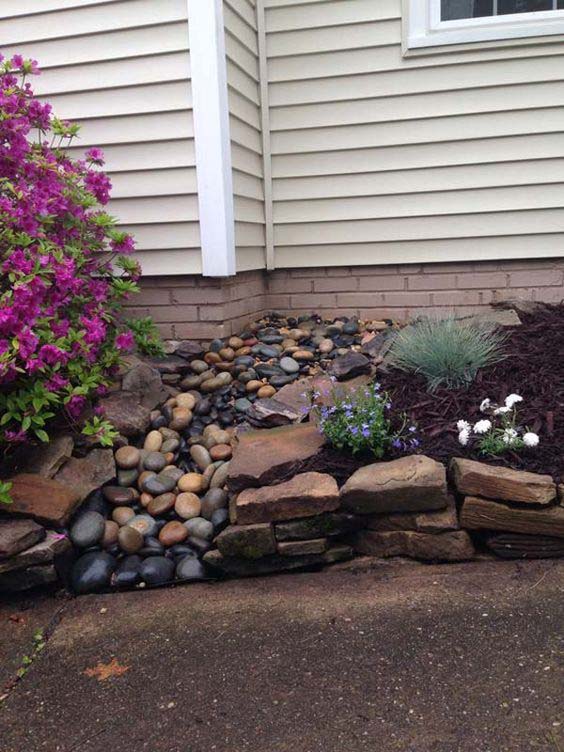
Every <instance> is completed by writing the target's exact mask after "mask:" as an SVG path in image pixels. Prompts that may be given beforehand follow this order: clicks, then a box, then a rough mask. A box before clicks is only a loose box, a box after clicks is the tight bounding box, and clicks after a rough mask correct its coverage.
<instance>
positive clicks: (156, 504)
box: [147, 493, 176, 517]
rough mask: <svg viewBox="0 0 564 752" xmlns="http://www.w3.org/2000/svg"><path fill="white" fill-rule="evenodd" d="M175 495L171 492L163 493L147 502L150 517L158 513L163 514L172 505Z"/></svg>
mask: <svg viewBox="0 0 564 752" xmlns="http://www.w3.org/2000/svg"><path fill="white" fill-rule="evenodd" d="M175 501H176V496H175V495H174V494H173V493H164V494H161V495H160V496H155V498H154V499H153V500H152V501H150V502H149V504H148V506H147V512H149V514H150V515H151V517H157V516H158V515H159V514H165V513H166V512H168V511H170V510H171V509H172V507H173V506H174V502H175Z"/></svg>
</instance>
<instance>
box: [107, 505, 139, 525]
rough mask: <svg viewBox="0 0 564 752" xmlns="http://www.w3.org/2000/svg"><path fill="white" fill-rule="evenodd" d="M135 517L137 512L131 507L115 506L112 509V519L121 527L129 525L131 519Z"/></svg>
mask: <svg viewBox="0 0 564 752" xmlns="http://www.w3.org/2000/svg"><path fill="white" fill-rule="evenodd" d="M134 517H135V512H134V511H133V509H132V508H131V507H115V509H114V510H113V511H112V520H113V521H114V522H116V523H117V524H118V525H119V526H120V527H122V526H123V525H127V523H128V522H129V520H132V519H133V518H134Z"/></svg>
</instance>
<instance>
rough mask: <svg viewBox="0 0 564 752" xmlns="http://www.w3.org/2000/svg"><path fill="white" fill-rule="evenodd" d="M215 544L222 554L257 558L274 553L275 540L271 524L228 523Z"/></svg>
mask: <svg viewBox="0 0 564 752" xmlns="http://www.w3.org/2000/svg"><path fill="white" fill-rule="evenodd" d="M215 545H216V546H217V547H218V549H219V551H220V553H221V554H223V556H242V557H243V558H245V559H259V558H260V557H261V556H267V555H268V554H274V553H276V541H275V540H274V533H273V530H272V525H270V524H267V523H261V524H258V525H230V526H229V527H227V528H225V530H224V531H223V532H221V533H220V534H219V535H218V536H217V538H216V539H215Z"/></svg>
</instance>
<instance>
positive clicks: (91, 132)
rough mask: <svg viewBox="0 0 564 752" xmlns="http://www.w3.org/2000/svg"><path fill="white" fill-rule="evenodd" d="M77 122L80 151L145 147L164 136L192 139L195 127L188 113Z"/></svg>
mask: <svg viewBox="0 0 564 752" xmlns="http://www.w3.org/2000/svg"><path fill="white" fill-rule="evenodd" d="M76 122H78V123H79V124H80V137H79V141H78V142H77V143H79V144H80V145H82V146H83V147H87V146H104V145H106V144H116V143H117V144H119V143H121V144H124V143H137V142H142V141H144V142H146V143H147V142H149V141H157V140H159V139H160V138H162V134H163V133H174V134H175V136H176V138H178V139H185V138H193V136H194V123H193V119H192V113H191V112H189V111H186V112H165V113H152V114H150V115H128V116H119V117H101V118H95V119H94V120H84V121H81V120H78V121H76ZM73 143H74V142H73Z"/></svg>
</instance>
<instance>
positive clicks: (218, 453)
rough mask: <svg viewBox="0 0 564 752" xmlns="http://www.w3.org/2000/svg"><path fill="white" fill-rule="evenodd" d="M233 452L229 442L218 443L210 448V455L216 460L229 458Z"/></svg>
mask: <svg viewBox="0 0 564 752" xmlns="http://www.w3.org/2000/svg"><path fill="white" fill-rule="evenodd" d="M232 453H233V452H232V449H231V447H230V446H229V444H216V446H213V447H212V448H211V449H210V457H211V458H212V460H213V461H214V462H217V460H228V459H229V458H230V457H231V455H232Z"/></svg>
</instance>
